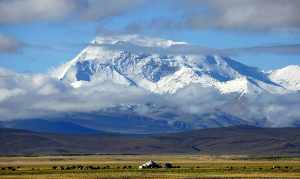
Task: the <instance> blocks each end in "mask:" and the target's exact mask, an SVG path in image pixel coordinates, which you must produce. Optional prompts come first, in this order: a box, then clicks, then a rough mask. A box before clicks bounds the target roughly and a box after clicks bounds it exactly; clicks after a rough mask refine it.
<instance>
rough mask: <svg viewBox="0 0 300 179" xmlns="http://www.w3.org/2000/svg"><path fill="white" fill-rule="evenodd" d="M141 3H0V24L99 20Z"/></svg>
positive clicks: (20, 0) (21, 0)
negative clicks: (71, 19) (70, 19)
mask: <svg viewBox="0 0 300 179" xmlns="http://www.w3.org/2000/svg"><path fill="white" fill-rule="evenodd" d="M143 1H144V0H110V1H107V0H1V1H0V23H8V24H10V23H23V22H33V21H49V20H62V19H65V18H73V19H75V20H76V19H82V20H99V19H103V18H107V17H112V16H116V15H120V14H123V13H126V12H127V11H129V10H131V9H132V8H134V7H136V6H138V5H140V4H141V3H142V2H143Z"/></svg>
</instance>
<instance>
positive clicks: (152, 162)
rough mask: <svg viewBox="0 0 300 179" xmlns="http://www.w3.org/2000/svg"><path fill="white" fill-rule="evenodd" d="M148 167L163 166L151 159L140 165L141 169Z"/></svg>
mask: <svg viewBox="0 0 300 179" xmlns="http://www.w3.org/2000/svg"><path fill="white" fill-rule="evenodd" d="M146 168H161V167H160V165H159V164H157V163H155V162H154V161H152V160H150V161H148V162H146V163H144V164H143V165H140V166H139V169H146Z"/></svg>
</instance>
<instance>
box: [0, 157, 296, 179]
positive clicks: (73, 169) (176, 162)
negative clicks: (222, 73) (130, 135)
mask: <svg viewBox="0 0 300 179" xmlns="http://www.w3.org/2000/svg"><path fill="white" fill-rule="evenodd" d="M148 160H154V161H155V162H157V163H159V164H161V165H163V164H164V163H167V162H169V163H171V164H173V166H174V168H170V169H167V168H160V169H142V170H139V169H138V166H139V165H141V164H143V163H144V162H146V161H148ZM0 178H5V179H19V178H21V179H27V178H28V179H40V178H41V179H79V178H92V179H102V178H103V179H104V178H105V179H106V178H109V179H118V178H124V179H131V178H132V179H137V178H139V179H154V178H155V179H156V178H158V179H159V178H162V179H169V178H170V179H171V178H175V179H177V178H185V179H196V178H300V157H249V156H226V155H223V156H208V155H180V154H178V155H80V156H31V157H21V156H16V157H0Z"/></svg>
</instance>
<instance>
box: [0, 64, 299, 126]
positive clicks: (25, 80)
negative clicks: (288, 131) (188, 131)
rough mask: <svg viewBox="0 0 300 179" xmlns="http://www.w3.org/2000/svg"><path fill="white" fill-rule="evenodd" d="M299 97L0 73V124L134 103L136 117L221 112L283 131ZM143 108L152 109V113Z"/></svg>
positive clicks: (292, 120)
mask: <svg viewBox="0 0 300 179" xmlns="http://www.w3.org/2000/svg"><path fill="white" fill-rule="evenodd" d="M299 99H300V96H299V93H295V94H287V95H272V94H267V93H266V94H263V95H260V96H253V97H245V98H242V99H239V98H238V94H232V95H222V94H220V93H219V92H218V91H216V90H214V89H211V88H203V87H201V86H200V85H197V84H194V85H191V86H189V87H186V88H183V89H181V90H179V91H178V92H177V93H176V94H173V95H158V94H153V93H151V92H149V91H145V90H143V89H141V88H137V87H134V86H123V85H117V84H112V83H110V82H104V83H101V85H96V86H86V87H82V88H79V89H73V88H71V87H69V86H67V85H66V84H64V83H63V82H62V81H59V80H55V79H53V78H50V77H48V76H45V75H41V74H34V75H28V74H27V75H24V74H17V73H14V72H11V71H7V70H4V69H0V119H1V120H10V119H26V118H35V117H43V116H47V117H51V116H55V115H59V114H63V113H72V112H88V113H89V112H94V111H99V110H103V109H105V108H110V107H114V106H119V105H134V106H140V107H138V108H137V109H136V110H137V112H138V113H140V114H141V115H146V116H152V115H154V116H155V113H168V114H174V115H177V119H179V120H182V121H185V122H191V120H192V119H193V120H197V119H198V118H199V119H201V116H202V115H203V114H208V113H215V112H223V113H226V114H230V115H232V116H236V117H239V118H241V119H243V120H245V121H248V122H249V123H250V124H258V123H259V124H260V125H261V126H265V127H283V126H293V125H294V123H295V122H296V121H299V118H300V111H299V106H300V102H299ZM147 104H152V105H155V106H156V107H155V108H154V110H155V111H154V112H153V111H152V110H153V108H151V107H150V106H151V105H150V106H148V105H147ZM190 116H194V117H192V118H190ZM195 116H198V117H196V118H195ZM198 122H199V121H198Z"/></svg>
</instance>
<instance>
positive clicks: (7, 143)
mask: <svg viewBox="0 0 300 179" xmlns="http://www.w3.org/2000/svg"><path fill="white" fill-rule="evenodd" d="M0 143H1V147H0V155H55V154H60V155H70V154H78V155H80V154H112V155H113V154H176V153H181V154H213V155H226V154H233V155H234V154H238V155H274V156H281V155H285V156H295V155H300V128H257V127H252V126H237V127H227V128H214V129H202V130H193V131H189V132H181V133H172V134H151V135H147V134H139V135H137V134H135V135H129V134H110V133H97V134H72V135H70V134H54V133H52V134H51V133H39V132H31V131H27V130H18V129H7V128H5V129H3V128H1V129H0Z"/></svg>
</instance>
